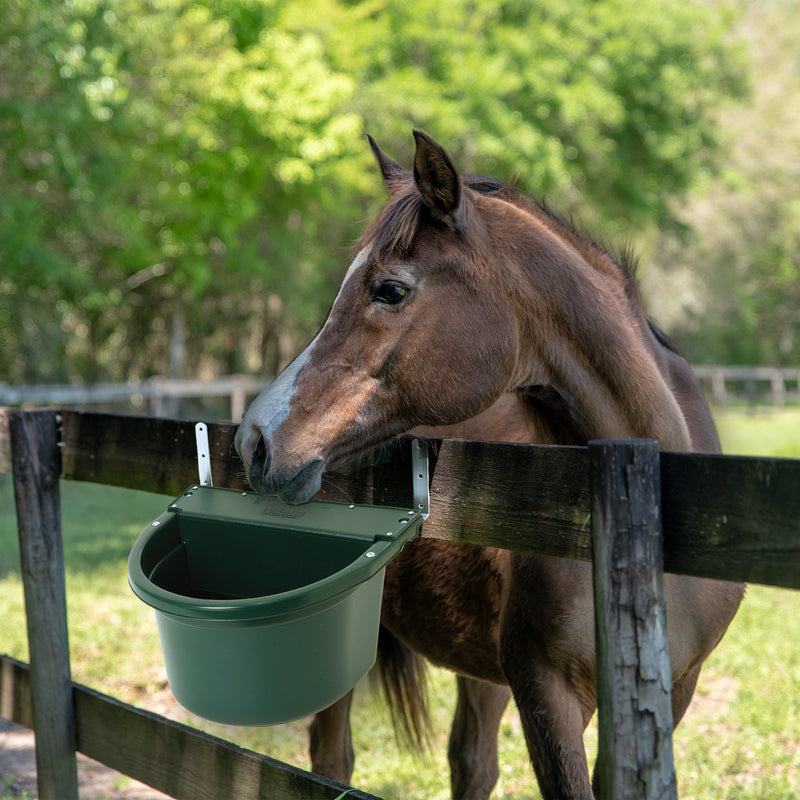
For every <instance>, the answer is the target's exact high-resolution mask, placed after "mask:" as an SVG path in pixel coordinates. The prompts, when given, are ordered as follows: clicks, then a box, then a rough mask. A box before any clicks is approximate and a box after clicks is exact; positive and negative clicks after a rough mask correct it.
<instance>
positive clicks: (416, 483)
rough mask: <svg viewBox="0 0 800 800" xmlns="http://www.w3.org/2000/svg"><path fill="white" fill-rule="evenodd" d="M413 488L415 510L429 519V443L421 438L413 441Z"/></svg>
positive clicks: (423, 517)
mask: <svg viewBox="0 0 800 800" xmlns="http://www.w3.org/2000/svg"><path fill="white" fill-rule="evenodd" d="M411 468H412V470H413V473H412V490H413V496H414V510H415V511H421V512H422V519H428V516H429V515H430V510H431V495H430V486H429V481H428V445H427V444H425V442H423V441H422V440H421V439H414V441H412V442H411Z"/></svg>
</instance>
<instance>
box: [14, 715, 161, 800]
mask: <svg viewBox="0 0 800 800" xmlns="http://www.w3.org/2000/svg"><path fill="white" fill-rule="evenodd" d="M78 782H79V793H80V798H81V800H162V798H167V795H165V794H162V793H161V792H157V791H155V789H151V788H150V787H149V786H145V785H144V784H143V783H139V782H138V781H134V780H131V779H130V778H128V777H127V776H124V775H121V774H120V773H119V772H116V771H115V770H113V769H109V768H108V767H105V766H103V765H102V764H98V763H97V762H96V761H92V759H90V758H86V757H85V756H82V755H80V754H79V755H78ZM37 797H38V793H37V791H36V750H35V740H34V735H33V731H31V730H28V729H27V728H23V727H22V726H21V725H15V724H14V723H13V722H9V721H8V720H7V719H3V718H2V717H0V800H11V798H24V799H25V800H36V798H37Z"/></svg>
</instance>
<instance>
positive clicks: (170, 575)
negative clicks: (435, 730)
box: [128, 486, 422, 725]
mask: <svg viewBox="0 0 800 800" xmlns="http://www.w3.org/2000/svg"><path fill="white" fill-rule="evenodd" d="M421 522H422V516H421V514H420V513H418V512H417V511H414V510H406V509H399V508H389V507H380V506H355V505H346V504H342V503H330V502H323V501H313V502H311V503H307V504H305V505H302V506H289V505H286V504H284V503H282V502H281V501H279V500H277V499H275V498H270V497H264V496H263V495H258V494H253V493H249V492H247V493H245V492H236V491H232V490H228V489H216V488H212V487H209V486H199V487H198V486H195V487H192V488H190V489H188V490H187V491H186V492H184V493H183V495H181V496H180V497H179V498H177V499H176V500H175V501H174V502H173V503H172V504H170V506H169V507H168V508H167V510H166V511H165V512H164V513H163V514H162V515H161V516H160V517H159V518H158V519H156V520H154V521H153V523H152V524H151V525H149V526H148V527H147V528H146V529H145V530H144V531H143V532H142V534H141V535H140V536H139V539H138V540H137V542H136V544H135V545H134V548H133V550H132V551H131V555H130V558H129V562H128V575H129V581H130V585H131V588H132V589H133V591H134V592H135V593H136V595H137V596H138V597H139V598H140V599H141V600H143V601H144V602H145V603H147V604H148V605H150V606H152V607H153V608H154V609H155V611H156V620H157V623H158V630H159V637H160V640H161V648H162V652H163V655H164V663H165V666H166V669H167V678H168V680H169V683H170V688H171V690H172V693H173V695H174V696H175V698H176V699H177V700H178V702H180V703H181V705H183V706H184V707H185V708H187V709H188V710H189V711H191V712H193V713H195V714H197V715H198V716H201V717H204V718H206V719H210V720H213V721H215V722H222V723H225V724H232V725H271V724H277V723H281V722H288V721H289V720H292V719H297V718H299V717H303V716H306V715H308V714H312V713H314V712H316V711H319V710H320V709H322V708H325V707H327V706H329V705H330V704H331V703H333V702H335V701H336V700H338V699H339V698H340V697H342V696H343V695H344V694H346V693H347V691H349V689H350V688H352V687H353V686H354V685H355V683H356V682H357V681H358V680H359V679H360V678H361V677H362V676H363V675H364V674H366V672H367V671H368V670H369V669H370V667H371V666H372V664H373V663H374V661H375V655H376V650H377V638H378V626H379V622H380V606H381V595H382V589H383V578H384V572H385V567H386V564H387V563H388V562H389V561H390V560H391V559H392V558H393V557H394V556H395V555H397V554H398V553H399V552H400V550H401V549H402V547H403V545H404V544H405V543H406V542H407V541H409V540H410V539H412V538H414V536H416V535H417V533H418V532H419V527H420V524H421Z"/></svg>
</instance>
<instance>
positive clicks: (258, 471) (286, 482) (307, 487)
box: [236, 427, 324, 503]
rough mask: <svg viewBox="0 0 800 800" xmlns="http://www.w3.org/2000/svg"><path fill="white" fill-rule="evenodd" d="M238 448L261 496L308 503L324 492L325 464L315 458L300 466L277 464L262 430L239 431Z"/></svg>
mask: <svg viewBox="0 0 800 800" xmlns="http://www.w3.org/2000/svg"><path fill="white" fill-rule="evenodd" d="M236 449H237V450H238V452H239V456H240V457H241V459H242V461H243V462H244V465H245V469H246V470H247V479H248V481H249V482H250V485H251V486H252V487H253V489H254V490H255V491H257V492H259V493H261V494H268V495H277V496H278V497H279V498H280V499H281V500H284V501H285V502H287V503H306V502H308V501H309V500H310V499H311V498H312V497H313V496H314V495H315V494H316V493H317V492H318V491H319V489H320V486H321V485H322V473H323V470H324V462H323V460H322V459H321V458H316V459H312V460H311V461H308V462H306V463H304V464H302V465H300V466H296V465H292V464H289V463H287V462H283V461H274V459H273V456H272V450H271V448H270V445H269V442H268V440H267V437H266V436H264V435H263V433H262V432H261V431H260V430H257V429H254V430H251V431H250V432H249V433H246V434H245V433H244V431H243V428H242V427H240V428H239V432H238V433H237V435H236Z"/></svg>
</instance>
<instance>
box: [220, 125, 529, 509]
mask: <svg viewBox="0 0 800 800" xmlns="http://www.w3.org/2000/svg"><path fill="white" fill-rule="evenodd" d="M414 135H415V139H416V146H417V149H416V154H415V158H414V169H413V172H412V171H408V170H405V169H403V168H401V167H400V166H398V165H397V164H395V163H394V162H393V161H391V160H390V159H389V158H387V157H386V156H385V155H384V154H383V153H381V151H380V150H379V149H378V148H377V146H376V145H375V143H374V142H373V141H372V140H371V139H370V143H371V145H372V148H373V151H374V153H375V156H376V158H377V160H378V164H379V166H380V169H381V172H382V174H383V177H384V181H385V184H386V186H387V188H388V190H389V193H390V199H389V201H388V203H387V204H386V205H385V206H384V208H383V209H382V210H381V212H380V213H379V214H378V216H377V218H376V219H375V220H374V221H373V222H372V224H371V225H370V226H369V227H368V229H367V230H366V232H365V233H364V235H363V236H362V238H361V240H360V242H359V244H358V247H357V255H356V257H355V259H354V260H353V262H352V264H351V265H350V268H349V270H348V271H347V274H346V276H345V278H344V281H343V283H342V285H341V288H340V289H339V293H338V294H337V296H336V299H335V300H334V302H333V305H332V307H331V309H330V311H329V312H328V316H327V319H326V320H325V323H324V324H323V326H322V328H321V329H320V330H319V332H318V333H317V335H316V336H315V338H314V339H313V340H312V341H311V343H310V344H309V345H308V346H307V347H306V349H305V350H303V352H302V353H301V354H300V355H299V356H297V358H296V359H295V360H294V361H293V362H292V363H291V364H290V365H289V366H288V367H287V368H286V369H285V370H284V371H283V372H282V373H281V374H280V375H279V376H278V378H277V380H276V381H275V382H274V383H273V384H272V385H271V386H269V387H268V388H267V389H266V390H265V391H264V392H262V394H261V395H259V397H258V398H256V400H255V401H254V402H253V404H252V405H251V406H250V408H249V409H248V410H247V412H246V413H245V415H244V419H243V421H242V424H241V426H240V428H239V432H238V434H237V436H236V447H237V449H238V451H239V454H240V456H241V457H242V460H243V461H244V463H245V466H246V468H247V472H248V477H249V480H250V483H251V485H252V486H253V487H254V488H255V489H256V490H258V491H261V492H265V493H269V494H278V495H280V496H281V497H283V498H284V499H286V500H289V501H291V502H303V501H306V500H308V499H310V498H311V497H312V496H313V495H314V493H315V492H316V491H317V490H318V489H319V487H320V481H321V476H322V473H323V471H325V470H327V469H329V468H331V467H335V465H336V464H337V463H340V462H342V461H343V460H346V459H347V458H348V457H351V456H353V455H356V454H360V453H362V452H364V451H366V450H368V449H370V448H372V447H373V446H375V445H378V444H381V443H382V442H385V441H387V440H389V439H390V438H392V437H394V436H395V435H397V434H400V433H403V432H405V431H408V430H409V429H411V428H414V427H416V426H420V425H426V426H438V425H447V424H452V423H456V422H460V421H462V420H465V419H468V418H471V417H473V416H475V415H476V414H478V413H479V412H481V411H483V410H484V409H486V408H487V407H489V406H490V405H491V404H492V403H493V402H494V401H495V400H496V399H497V398H498V397H499V396H500V395H501V394H502V393H503V392H505V391H506V390H507V389H508V388H509V386H510V384H512V383H513V381H514V373H515V369H516V366H517V355H518V353H517V350H518V341H517V339H518V337H519V334H518V326H517V325H516V324H515V322H514V320H513V318H512V315H511V314H510V313H509V310H508V306H509V303H508V296H507V292H504V291H502V290H501V288H500V284H501V283H502V281H501V280H500V278H499V277H498V276H497V274H496V273H495V272H493V271H492V270H490V269H489V267H490V265H491V262H492V259H493V255H492V254H493V253H494V252H495V250H496V247H495V245H496V242H495V239H496V237H498V236H501V235H502V234H501V233H500V232H499V231H498V230H497V229H496V226H491V225H488V224H487V221H486V219H485V218H484V214H483V213H482V210H481V207H482V206H483V205H485V204H487V203H491V202H492V201H491V198H490V195H491V194H492V193H493V191H494V190H499V189H501V188H502V184H500V183H496V182H493V181H489V180H483V179H471V178H462V177H460V176H459V174H458V172H457V171H456V169H455V168H454V166H453V164H452V162H451V160H450V158H449V156H448V155H447V153H446V152H445V151H444V150H443V149H442V148H441V147H440V146H439V145H438V144H436V143H435V142H434V141H433V140H431V139H430V138H429V137H427V136H426V135H425V134H422V133H419V132H415V134H414ZM470 187H472V188H470ZM502 205H505V204H502ZM501 227H502V226H501Z"/></svg>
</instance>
